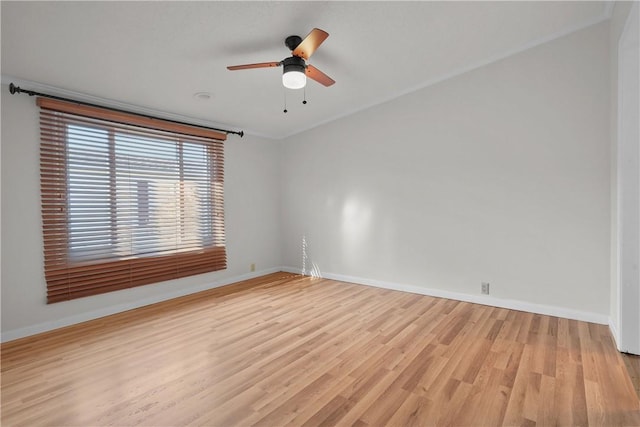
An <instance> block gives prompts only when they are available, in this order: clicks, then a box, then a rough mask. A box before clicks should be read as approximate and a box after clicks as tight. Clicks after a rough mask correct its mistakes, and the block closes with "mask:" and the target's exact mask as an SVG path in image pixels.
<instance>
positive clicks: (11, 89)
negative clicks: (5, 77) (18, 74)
mask: <svg viewBox="0 0 640 427" xmlns="http://www.w3.org/2000/svg"><path fill="white" fill-rule="evenodd" d="M9 92H10V93H11V95H13V94H15V93H16V92H18V93H20V88H19V87H18V86H16V85H14V84H13V82H12V83H9Z"/></svg>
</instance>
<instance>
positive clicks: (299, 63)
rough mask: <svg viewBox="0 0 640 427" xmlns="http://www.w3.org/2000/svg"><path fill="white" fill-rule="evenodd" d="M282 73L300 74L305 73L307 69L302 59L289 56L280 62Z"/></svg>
mask: <svg viewBox="0 0 640 427" xmlns="http://www.w3.org/2000/svg"><path fill="white" fill-rule="evenodd" d="M282 65H283V67H282V73H283V74H284V73H288V72H290V71H299V72H301V73H304V72H305V69H306V68H307V66H306V64H305V62H304V59H302V58H298V57H297V56H291V57H289V58H286V59H284V60H283V61H282Z"/></svg>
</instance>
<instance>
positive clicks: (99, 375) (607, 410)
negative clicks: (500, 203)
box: [1, 273, 640, 427]
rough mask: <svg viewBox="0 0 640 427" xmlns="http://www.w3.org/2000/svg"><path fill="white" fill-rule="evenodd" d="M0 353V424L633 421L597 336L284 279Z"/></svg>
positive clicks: (629, 397) (515, 317)
mask: <svg viewBox="0 0 640 427" xmlns="http://www.w3.org/2000/svg"><path fill="white" fill-rule="evenodd" d="M1 350H2V367H1V369H2V419H1V420H2V425H11V426H13V425H16V426H19V425H24V426H38V425H80V426H89V425H153V426H168V425H171V426H183V425H209V426H225V427H226V426H245V425H262V426H280V425H287V424H288V425H296V426H297V425H305V426H316V425H327V426H333V425H340V426H341V425H357V426H367V425H369V426H383V425H390V426H406V425H421V426H426V425H474V426H492V425H510V426H511V425H531V426H533V425H582V426H584V425H594V426H618V425H636V426H637V425H640V401H639V400H638V398H637V397H636V395H635V392H634V388H633V386H632V384H631V381H630V379H629V375H628V374H627V371H626V369H625V365H624V362H623V360H622V358H621V356H620V354H619V353H618V352H617V351H616V350H615V348H614V345H613V343H612V338H611V336H610V333H609V331H608V328H607V327H606V326H602V325H596V324H590V323H585V322H578V321H573V320H567V319H560V318H556V317H549V316H542V315H536V314H530V313H524V312H518V311H512V310H506V309H500V308H494V307H488V306H482V305H475V304H469V303H464V302H457V301H452V300H446V299H438V298H431V297H426V296H420V295H415V294H409V293H402V292H396V291H390V290H384V289H377V288H372V287H366V286H359V285H354V284H349V283H343V282H336V281H332V280H324V279H317V278H309V277H302V276H297V275H292V274H288V273H277V274H273V275H269V276H265V277H262V278H258V279H252V280H249V281H246V282H242V283H239V284H236V285H231V286H227V287H224V288H219V289H214V290H211V291H206V292H202V293H199V294H196V295H191V296H188V297H184V298H179V299H176V300H173V301H168V302H165V303H160V304H156V305H153V306H149V307H145V308H142V309H137V310H132V311H129V312H126V313H121V314H117V315H114V316H110V317H107V318H103V319H99V320H96V321H91V322H87V323H84V324H81V325H76V326H72V327H68V328H65V329H61V330H57V331H53V332H50V333H45V334H41V335H38V336H34V337H30V338H26V339H22V340H17V341H14V342H10V343H6V344H4V345H2V347H1Z"/></svg>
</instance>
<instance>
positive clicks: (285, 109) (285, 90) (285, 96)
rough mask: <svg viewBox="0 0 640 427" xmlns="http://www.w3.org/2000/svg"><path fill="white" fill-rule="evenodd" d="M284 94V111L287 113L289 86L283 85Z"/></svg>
mask: <svg viewBox="0 0 640 427" xmlns="http://www.w3.org/2000/svg"><path fill="white" fill-rule="evenodd" d="M282 94H283V95H284V110H283V111H282V112H283V113H285V114H287V88H285V87H284V86H283V87H282Z"/></svg>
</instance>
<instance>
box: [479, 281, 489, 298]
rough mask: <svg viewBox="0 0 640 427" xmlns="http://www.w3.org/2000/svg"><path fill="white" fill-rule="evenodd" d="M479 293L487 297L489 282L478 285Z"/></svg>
mask: <svg viewBox="0 0 640 427" xmlns="http://www.w3.org/2000/svg"><path fill="white" fill-rule="evenodd" d="M480 292H481V293H482V294H484V295H489V282H482V283H481V284H480Z"/></svg>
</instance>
